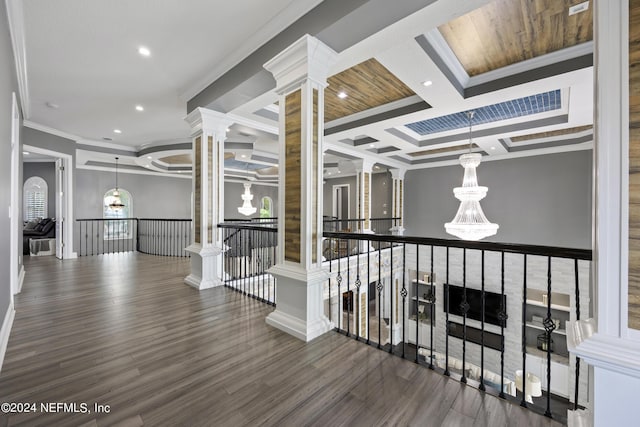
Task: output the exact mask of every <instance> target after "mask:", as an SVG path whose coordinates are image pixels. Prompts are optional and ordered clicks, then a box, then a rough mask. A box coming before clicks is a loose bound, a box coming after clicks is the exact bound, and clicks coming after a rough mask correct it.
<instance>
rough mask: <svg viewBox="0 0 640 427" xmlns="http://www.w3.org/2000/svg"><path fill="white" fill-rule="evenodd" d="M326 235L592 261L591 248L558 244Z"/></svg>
mask: <svg viewBox="0 0 640 427" xmlns="http://www.w3.org/2000/svg"><path fill="white" fill-rule="evenodd" d="M322 235H323V236H324V237H328V238H332V239H348V240H369V241H373V242H387V243H411V244H419V245H433V246H445V247H450V248H463V249H477V250H486V251H495V252H507V253H518V254H527V255H540V256H551V257H555V258H572V259H581V260H588V261H591V260H592V259H593V253H592V251H591V250H590V249H577V248H563V247H556V246H539V245H524V244H520V243H498V242H472V241H467V240H454V239H438V238H432V237H416V236H393V235H385V234H364V233H344V232H333V231H325V232H324V233H322Z"/></svg>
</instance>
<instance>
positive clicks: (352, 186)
mask: <svg viewBox="0 0 640 427" xmlns="http://www.w3.org/2000/svg"><path fill="white" fill-rule="evenodd" d="M344 184H349V218H355V217H356V206H357V204H356V176H355V175H353V176H347V177H344V178H331V179H325V180H324V186H323V192H322V197H323V198H324V199H323V205H322V215H325V216H332V215H333V186H334V185H344Z"/></svg>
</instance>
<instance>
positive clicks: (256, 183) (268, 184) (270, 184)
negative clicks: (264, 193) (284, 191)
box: [224, 178, 278, 187]
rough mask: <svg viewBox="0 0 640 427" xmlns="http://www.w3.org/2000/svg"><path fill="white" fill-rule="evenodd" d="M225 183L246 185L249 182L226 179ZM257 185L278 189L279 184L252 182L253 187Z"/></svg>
mask: <svg viewBox="0 0 640 427" xmlns="http://www.w3.org/2000/svg"><path fill="white" fill-rule="evenodd" d="M224 182H225V183H227V182H234V183H238V184H245V183H246V182H247V180H246V179H233V178H231V179H227V178H225V180H224ZM255 185H262V186H264V187H278V183H277V182H260V181H251V186H252V187H253V186H255Z"/></svg>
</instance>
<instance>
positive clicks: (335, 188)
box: [331, 184, 351, 219]
mask: <svg viewBox="0 0 640 427" xmlns="http://www.w3.org/2000/svg"><path fill="white" fill-rule="evenodd" d="M344 187H346V188H347V218H339V216H340V215H338V189H339V188H344ZM349 187H350V186H349V184H337V185H334V186H333V189H332V190H331V194H332V195H333V206H332V212H333V216H334V217H336V218H337V219H349V216H350V215H351V189H350V188H349Z"/></svg>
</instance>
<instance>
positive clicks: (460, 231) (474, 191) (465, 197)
mask: <svg viewBox="0 0 640 427" xmlns="http://www.w3.org/2000/svg"><path fill="white" fill-rule="evenodd" d="M467 117H468V118H469V152H468V153H466V154H463V155H461V156H460V164H461V165H462V167H463V168H464V179H463V180H462V187H456V188H454V189H453V194H454V195H455V197H456V199H458V200H460V207H459V208H458V212H457V213H456V216H455V218H453V221H451V222H448V223H446V224H445V225H444V228H445V229H446V230H447V233H449V234H453V235H454V236H456V237H458V238H460V239H462V240H481V239H484V238H485V237H489V236H493V235H494V234H496V233H497V232H498V228H499V226H498V224H493V223H491V222H489V220H488V219H487V217H486V216H485V215H484V212H482V207H481V206H480V200H482V199H484V197H485V196H486V195H487V191H488V190H489V189H488V188H487V187H480V186H478V177H477V176H476V168H477V167H478V165H479V164H480V162H481V161H482V155H481V154H480V153H472V152H471V147H472V146H473V142H472V136H471V121H472V120H473V111H469V112H467Z"/></svg>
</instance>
